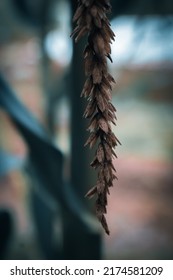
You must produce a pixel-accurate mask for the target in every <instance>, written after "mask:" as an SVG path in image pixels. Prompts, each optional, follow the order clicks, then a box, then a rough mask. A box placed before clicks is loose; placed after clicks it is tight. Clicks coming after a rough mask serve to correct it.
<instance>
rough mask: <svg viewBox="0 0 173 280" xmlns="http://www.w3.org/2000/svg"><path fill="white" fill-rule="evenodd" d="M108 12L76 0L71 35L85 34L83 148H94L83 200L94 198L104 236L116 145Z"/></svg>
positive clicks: (97, 2)
mask: <svg viewBox="0 0 173 280" xmlns="http://www.w3.org/2000/svg"><path fill="white" fill-rule="evenodd" d="M110 11H111V5H110V1H109V0H79V1H78V7H77V10H76V13H75V15H74V18H73V20H74V21H75V22H76V23H77V25H76V27H75V29H74V31H73V32H72V35H71V36H75V42H78V41H79V39H80V38H81V37H82V36H84V35H86V34H87V36H88V42H87V45H86V47H85V50H84V60H85V74H86V76H87V79H86V82H85V84H84V87H83V90H82V94H81V96H83V97H85V98H86V99H87V101H88V105H87V107H86V110H85V112H84V117H85V118H89V119H90V124H89V127H88V130H89V131H90V136H89V138H88V140H87V142H86V143H85V145H89V146H90V148H92V147H93V146H94V145H95V144H97V149H96V153H95V157H94V159H93V161H92V162H91V166H92V167H93V168H94V169H97V170H98V179H97V182H96V185H95V186H94V187H92V188H91V189H90V190H89V191H88V193H87V194H86V196H87V197H92V196H96V216H97V218H98V219H99V221H100V222H101V224H102V226H103V228H104V229H105V231H106V233H107V234H109V228H108V225H107V222H106V219H105V214H106V206H107V195H108V194H109V188H110V187H112V186H113V180H114V179H115V178H117V177H116V176H115V172H116V170H115V168H114V165H113V162H112V159H113V157H116V154H115V151H114V149H115V147H116V145H117V144H118V143H119V144H120V142H119V140H118V139H117V137H116V136H115V135H114V133H113V132H112V127H111V124H112V123H113V124H114V125H115V119H116V115H115V112H116V109H115V107H114V106H113V104H112V103H111V99H112V95H111V91H112V84H113V83H115V81H114V78H113V77H112V76H111V75H110V73H109V72H108V66H107V58H108V59H109V60H110V61H111V62H112V59H111V47H110V44H111V42H112V40H114V37H115V35H114V33H113V31H112V30H111V28H110V23H109V20H108V18H107V13H109V12H110Z"/></svg>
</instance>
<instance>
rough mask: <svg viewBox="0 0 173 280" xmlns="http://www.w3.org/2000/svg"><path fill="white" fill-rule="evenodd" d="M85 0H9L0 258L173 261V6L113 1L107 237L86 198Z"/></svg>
mask: <svg viewBox="0 0 173 280" xmlns="http://www.w3.org/2000/svg"><path fill="white" fill-rule="evenodd" d="M76 6H77V1H70V0H50V1H46V0H38V1H29V0H1V1H0V259H172V258H173V224H172V219H173V157H172V156H173V140H172V139H173V125H172V121H173V79H172V77H173V3H172V1H171V0H165V1H164V2H163V3H162V1H159V2H158V1H156V0H151V1H144V0H138V1H135V0H124V1H120V0H116V1H115V0H114V1H112V6H113V9H112V14H111V15H110V20H111V25H112V29H113V31H114V33H115V34H116V39H115V42H114V43H113V44H112V59H113V63H112V64H109V68H110V72H111V73H112V75H113V76H114V78H115V80H116V82H117V83H116V85H115V86H114V89H113V104H114V105H115V107H116V108H117V119H118V120H117V126H116V127H114V128H113V129H114V132H115V134H116V136H117V137H118V138H119V140H120V141H121V143H122V146H119V147H118V148H117V155H118V159H116V160H115V162H114V163H115V167H116V170H117V176H118V181H116V182H115V185H114V188H112V189H111V195H110V196H109V200H108V213H107V220H108V224H109V227H110V231H111V235H110V236H105V234H104V233H103V231H102V229H101V228H100V225H98V222H97V221H96V220H95V216H94V201H88V200H86V199H85V198H84V195H85V193H86V191H87V190H88V189H89V188H90V186H92V184H94V182H95V180H96V174H95V172H94V171H92V169H91V168H90V167H89V163H90V161H91V159H92V157H93V153H94V151H89V150H88V149H87V148H84V147H83V145H84V143H85V141H86V139H87V136H88V133H87V132H86V127H87V123H86V121H85V120H84V119H83V117H82V115H83V112H84V108H85V105H86V104H85V101H84V100H82V99H81V98H80V93H81V90H82V86H83V83H84V80H85V77H84V71H83V69H84V68H83V57H82V52H83V48H84V45H85V39H83V40H81V42H80V43H78V44H77V45H74V44H73V40H72V39H71V38H70V33H71V31H72V28H73V23H72V15H73V14H74V11H75V9H76Z"/></svg>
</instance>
